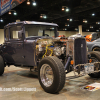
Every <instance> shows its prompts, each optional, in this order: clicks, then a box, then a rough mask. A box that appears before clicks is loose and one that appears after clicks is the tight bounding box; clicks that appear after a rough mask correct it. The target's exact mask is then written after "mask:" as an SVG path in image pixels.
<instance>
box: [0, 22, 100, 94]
mask: <svg viewBox="0 0 100 100" xmlns="http://www.w3.org/2000/svg"><path fill="white" fill-rule="evenodd" d="M57 27H58V25H57V24H54V23H45V22H35V21H22V22H15V23H9V24H8V25H6V26H5V27H4V40H5V42H4V43H3V44H2V45H1V46H0V75H2V74H3V72H4V67H6V66H10V65H15V66H16V67H17V66H18V67H24V68H26V67H27V68H29V69H30V70H31V71H32V70H33V73H34V71H35V72H38V78H39V82H40V85H41V86H42V88H43V89H44V90H45V91H46V92H48V93H58V92H59V91H60V90H61V89H62V88H63V87H64V84H65V79H66V77H65V74H66V73H69V72H71V71H74V75H75V76H82V75H85V74H90V75H91V73H92V74H93V73H94V72H96V71H97V72H98V71H99V69H100V68H99V67H98V65H99V62H92V63H91V58H90V57H91V56H92V55H91V56H89V55H88V57H87V45H86V40H85V38H84V37H83V36H81V35H80V34H77V35H73V36H70V37H69V38H68V39H67V38H66V37H58V32H57ZM91 54H93V55H96V56H97V54H99V53H98V52H96V54H95V52H93V53H91ZM96 56H95V58H96ZM97 59H98V57H97ZM94 64H96V65H95V66H94ZM65 72H66V73H65ZM92 76H93V75H92Z"/></svg>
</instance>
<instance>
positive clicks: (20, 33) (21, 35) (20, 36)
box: [18, 30, 23, 39]
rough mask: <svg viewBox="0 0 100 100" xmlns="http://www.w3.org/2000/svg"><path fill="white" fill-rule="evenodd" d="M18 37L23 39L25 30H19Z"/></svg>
mask: <svg viewBox="0 0 100 100" xmlns="http://www.w3.org/2000/svg"><path fill="white" fill-rule="evenodd" d="M18 38H19V39H22V38H23V31H22V30H21V31H19V32H18Z"/></svg>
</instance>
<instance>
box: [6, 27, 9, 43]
mask: <svg viewBox="0 0 100 100" xmlns="http://www.w3.org/2000/svg"><path fill="white" fill-rule="evenodd" d="M8 40H9V29H8V28H7V29H6V30H5V41H8Z"/></svg>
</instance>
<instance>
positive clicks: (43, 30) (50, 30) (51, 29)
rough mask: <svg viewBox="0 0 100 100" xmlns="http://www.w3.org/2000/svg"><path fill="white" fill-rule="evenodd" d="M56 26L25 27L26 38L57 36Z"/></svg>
mask: <svg viewBox="0 0 100 100" xmlns="http://www.w3.org/2000/svg"><path fill="white" fill-rule="evenodd" d="M56 34H57V33H56V27H55V26H44V25H25V36H26V38H27V37H31V36H49V37H55V36H56Z"/></svg>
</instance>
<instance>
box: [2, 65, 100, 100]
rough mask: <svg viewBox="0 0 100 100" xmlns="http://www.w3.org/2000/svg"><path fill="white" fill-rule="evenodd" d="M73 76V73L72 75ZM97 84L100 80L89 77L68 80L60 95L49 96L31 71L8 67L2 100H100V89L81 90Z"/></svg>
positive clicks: (4, 76) (3, 78) (4, 78)
mask: <svg viewBox="0 0 100 100" xmlns="http://www.w3.org/2000/svg"><path fill="white" fill-rule="evenodd" d="M72 74H73V72H72V73H70V75H72ZM68 75H69V74H68ZM68 75H66V77H67V76H68ZM95 82H98V83H100V79H92V78H90V77H89V76H88V75H86V76H83V77H79V78H75V79H67V80H66V83H65V86H64V88H63V89H62V90H61V91H60V92H59V94H49V93H46V92H44V90H43V89H42V88H41V86H40V84H39V81H38V77H37V76H36V75H34V74H33V73H32V72H30V71H29V69H22V68H17V67H14V66H11V67H9V68H8V67H6V68H5V73H4V74H3V76H0V89H1V88H2V89H5V88H6V91H0V100H100V89H99V90H96V91H87V90H86V89H81V87H83V86H86V85H88V84H92V83H95ZM9 88H16V91H15V90H13V91H8V90H7V89H9ZM18 88H23V91H17V89H18ZM26 88H27V89H29V88H32V89H33V88H34V90H32V91H26Z"/></svg>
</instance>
